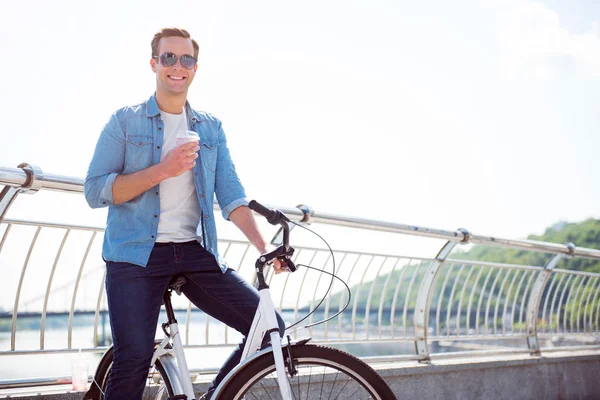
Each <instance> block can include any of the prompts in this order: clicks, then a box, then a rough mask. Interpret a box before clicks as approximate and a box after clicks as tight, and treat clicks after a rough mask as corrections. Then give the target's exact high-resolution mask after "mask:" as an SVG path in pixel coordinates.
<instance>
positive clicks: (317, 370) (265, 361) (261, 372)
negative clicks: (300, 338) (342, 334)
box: [215, 345, 396, 400]
mask: <svg viewBox="0 0 600 400" xmlns="http://www.w3.org/2000/svg"><path fill="white" fill-rule="evenodd" d="M283 353H284V358H285V364H286V370H287V377H288V380H289V382H290V386H291V387H292V392H293V398H294V399H296V400H300V399H311V400H319V399H338V400H342V399H348V400H349V399H352V400H366V399H375V400H394V399H396V396H395V395H394V393H393V392H392V390H391V389H390V388H389V386H388V385H387V384H386V383H385V381H384V380H383V378H381V376H379V375H378V374H377V372H375V371H374V370H373V369H372V368H371V367H370V366H369V365H367V364H366V363H365V362H363V361H361V360H359V359H358V358H356V357H354V356H352V355H350V354H348V353H345V352H343V351H340V350H337V349H333V348H330V347H323V346H317V345H297V346H293V347H292V358H293V360H294V363H293V364H294V367H295V369H296V370H297V372H295V373H293V374H290V371H289V362H288V358H289V356H288V354H287V350H286V349H283ZM244 396H245V397H244ZM241 399H248V400H249V399H252V400H254V399H270V400H277V399H279V400H281V393H280V391H279V386H278V384H277V377H276V372H275V363H274V360H273V353H266V354H264V355H262V356H260V357H258V358H257V359H255V360H253V361H252V362H250V363H248V364H247V365H246V366H244V367H243V368H241V369H240V370H239V372H238V373H237V374H236V375H235V376H233V377H232V378H231V379H230V381H229V382H227V384H226V386H225V387H224V389H223V390H222V391H221V393H219V395H218V397H216V398H215V400H241Z"/></svg>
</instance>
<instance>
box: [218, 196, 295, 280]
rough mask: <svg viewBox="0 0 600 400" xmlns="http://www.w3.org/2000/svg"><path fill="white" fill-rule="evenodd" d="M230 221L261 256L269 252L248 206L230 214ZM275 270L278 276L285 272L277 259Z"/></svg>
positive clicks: (274, 264)
mask: <svg viewBox="0 0 600 400" xmlns="http://www.w3.org/2000/svg"><path fill="white" fill-rule="evenodd" d="M229 219H230V220H231V221H232V222H233V223H234V224H235V226H237V227H238V228H239V230H241V231H242V233H243V234H244V235H246V237H247V238H248V240H249V241H250V243H251V244H252V245H253V246H254V247H256V249H257V250H258V252H259V253H260V254H264V253H266V252H267V242H266V241H265V239H264V238H263V236H262V234H261V233H260V231H259V230H258V226H257V225H256V220H255V219H254V214H252V211H251V210H250V209H249V208H248V207H247V206H240V207H238V208H236V209H235V210H233V211H232V212H231V214H229ZM273 268H275V273H276V274H278V273H280V272H283V271H285V270H284V269H282V268H281V263H280V262H279V260H277V259H275V260H274V262H273Z"/></svg>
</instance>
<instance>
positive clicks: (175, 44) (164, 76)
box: [150, 36, 198, 95]
mask: <svg viewBox="0 0 600 400" xmlns="http://www.w3.org/2000/svg"><path fill="white" fill-rule="evenodd" d="M164 53H173V54H175V55H176V56H177V62H176V63H175V64H174V65H172V66H170V67H165V66H164V65H162V64H161V62H160V56H161V54H164ZM183 55H189V56H192V57H193V56H194V46H193V44H192V40H191V39H186V38H182V37H177V36H170V37H164V38H161V39H160V41H159V43H158V54H157V56H158V58H153V59H152V60H150V65H151V66H152V71H154V72H155V73H156V89H157V91H162V92H164V93H165V94H171V95H175V94H181V93H187V90H188V87H189V86H190V85H191V84H192V81H193V80H194V76H195V75H196V70H197V69H198V65H194V68H193V69H186V68H184V67H183V66H182V65H181V60H180V57H181V56H183Z"/></svg>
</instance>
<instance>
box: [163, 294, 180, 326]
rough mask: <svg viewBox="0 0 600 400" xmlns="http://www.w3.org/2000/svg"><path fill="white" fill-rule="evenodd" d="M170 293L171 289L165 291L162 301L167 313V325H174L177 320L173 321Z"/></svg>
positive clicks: (173, 313) (173, 312)
mask: <svg viewBox="0 0 600 400" xmlns="http://www.w3.org/2000/svg"><path fill="white" fill-rule="evenodd" d="M171 292H173V289H171V288H168V289H167V290H166V291H165V295H164V297H163V301H164V303H165V310H166V311H167V324H168V325H171V324H176V323H177V320H176V319H175V311H173V305H172V304H171Z"/></svg>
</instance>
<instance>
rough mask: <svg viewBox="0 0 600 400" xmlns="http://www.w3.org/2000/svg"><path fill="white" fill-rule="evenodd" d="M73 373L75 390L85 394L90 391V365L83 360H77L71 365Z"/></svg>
mask: <svg viewBox="0 0 600 400" xmlns="http://www.w3.org/2000/svg"><path fill="white" fill-rule="evenodd" d="M71 373H72V381H73V390H74V391H76V392H84V391H86V390H87V389H88V364H87V362H85V361H82V360H75V361H73V362H72V363H71Z"/></svg>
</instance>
